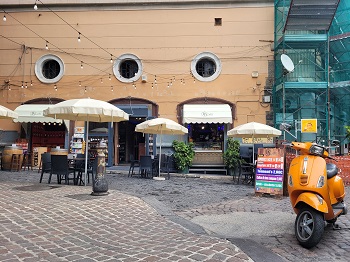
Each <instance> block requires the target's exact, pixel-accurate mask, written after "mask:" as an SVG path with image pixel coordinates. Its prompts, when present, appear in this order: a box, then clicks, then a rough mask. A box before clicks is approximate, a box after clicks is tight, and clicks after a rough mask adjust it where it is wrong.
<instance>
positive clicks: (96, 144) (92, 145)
mask: <svg viewBox="0 0 350 262" xmlns="http://www.w3.org/2000/svg"><path fill="white" fill-rule="evenodd" d="M101 140H103V141H105V143H106V145H107V147H106V150H105V152H104V154H105V158H106V160H105V161H106V163H108V150H107V148H108V137H107V136H89V155H88V156H89V159H90V160H91V161H92V160H93V159H95V158H96V157H97V155H98V149H99V148H100V142H101Z"/></svg>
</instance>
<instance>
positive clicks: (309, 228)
mask: <svg viewBox="0 0 350 262" xmlns="http://www.w3.org/2000/svg"><path fill="white" fill-rule="evenodd" d="M324 226H325V223H324V219H323V214H322V213H321V212H318V211H316V210H314V209H312V208H310V207H304V208H302V209H301V210H300V212H299V214H298V215H297V218H296V219H295V235H296V238H297V240H298V241H299V244H300V245H301V246H303V247H305V248H312V247H314V246H316V245H317V244H318V243H319V242H320V240H321V238H322V235H323V232H324Z"/></svg>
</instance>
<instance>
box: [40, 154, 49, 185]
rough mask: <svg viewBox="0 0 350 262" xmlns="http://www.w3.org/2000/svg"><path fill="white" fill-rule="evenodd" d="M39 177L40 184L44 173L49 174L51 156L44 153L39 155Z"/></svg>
mask: <svg viewBox="0 0 350 262" xmlns="http://www.w3.org/2000/svg"><path fill="white" fill-rule="evenodd" d="M40 166H41V175H40V183H41V181H42V180H43V175H44V173H49V174H50V173H51V154H50V153H48V152H46V153H42V154H41V161H40Z"/></svg>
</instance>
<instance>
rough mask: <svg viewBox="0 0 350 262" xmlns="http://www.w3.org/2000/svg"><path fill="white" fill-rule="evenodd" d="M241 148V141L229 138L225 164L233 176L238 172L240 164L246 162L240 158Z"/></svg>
mask: <svg viewBox="0 0 350 262" xmlns="http://www.w3.org/2000/svg"><path fill="white" fill-rule="evenodd" d="M239 148H240V143H239V141H237V140H234V139H233V138H231V137H229V138H228V140H227V148H226V151H225V152H224V164H225V165H226V167H227V169H228V170H229V171H230V173H231V174H232V175H233V171H234V170H237V169H238V168H239V166H240V164H242V163H243V162H244V160H243V159H241V157H240V152H239Z"/></svg>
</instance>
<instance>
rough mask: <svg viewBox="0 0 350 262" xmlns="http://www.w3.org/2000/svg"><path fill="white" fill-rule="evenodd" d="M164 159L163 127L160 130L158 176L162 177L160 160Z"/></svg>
mask: <svg viewBox="0 0 350 262" xmlns="http://www.w3.org/2000/svg"><path fill="white" fill-rule="evenodd" d="M161 161H162V129H161V130H160V145H159V159H158V176H159V177H160V162H161Z"/></svg>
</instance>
